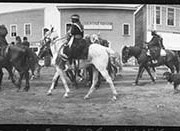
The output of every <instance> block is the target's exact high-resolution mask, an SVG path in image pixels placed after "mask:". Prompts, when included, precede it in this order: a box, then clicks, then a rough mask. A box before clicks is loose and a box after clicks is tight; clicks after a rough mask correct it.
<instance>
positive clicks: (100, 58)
mask: <svg viewBox="0 0 180 131" xmlns="http://www.w3.org/2000/svg"><path fill="white" fill-rule="evenodd" d="M55 37H57V32H55V31H53V30H51V31H50V32H49V33H48V35H47V36H46V38H48V39H50V48H51V51H52V54H53V58H52V65H54V67H55V68H56V72H55V74H54V77H53V80H52V84H51V87H50V88H49V90H48V95H49V94H52V90H53V89H54V86H55V82H56V80H57V78H58V76H60V78H61V80H62V82H63V85H64V87H65V94H64V97H68V94H69V92H70V89H69V87H68V85H67V82H66V79H65V76H64V71H63V69H62V68H61V67H60V66H59V65H60V63H57V61H56V59H57V58H58V57H60V55H59V53H60V52H61V47H62V46H63V40H62V39H59V40H58V39H54V38H55ZM114 53H115V52H114V51H113V50H112V49H110V48H107V47H104V46H101V45H99V44H96V43H95V44H91V45H90V46H89V49H88V57H87V59H82V60H80V64H79V68H80V69H83V68H85V67H87V66H88V65H90V64H93V65H94V66H95V68H94V69H93V81H92V85H91V87H90V89H89V91H88V93H87V94H86V95H85V97H84V99H87V98H89V96H90V94H91V93H92V92H93V91H94V90H95V85H96V83H97V81H98V71H99V72H100V73H101V75H102V76H103V77H104V78H105V80H106V81H107V82H108V83H109V85H110V88H111V90H112V93H113V100H116V97H117V91H116V88H115V87H114V84H113V81H112V79H111V77H110V76H109V74H108V71H107V69H106V68H107V65H108V61H109V57H110V56H113V55H114Z"/></svg>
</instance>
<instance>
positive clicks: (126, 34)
mask: <svg viewBox="0 0 180 131" xmlns="http://www.w3.org/2000/svg"><path fill="white" fill-rule="evenodd" d="M124 25H128V34H124ZM122 35H123V36H130V35H131V33H130V24H129V23H123V24H122Z"/></svg>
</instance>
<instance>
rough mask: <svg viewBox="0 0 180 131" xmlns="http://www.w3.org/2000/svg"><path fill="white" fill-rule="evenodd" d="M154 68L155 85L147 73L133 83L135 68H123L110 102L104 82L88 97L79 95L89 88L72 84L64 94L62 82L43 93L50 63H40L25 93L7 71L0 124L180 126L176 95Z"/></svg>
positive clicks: (0, 102) (179, 104) (179, 103)
mask: <svg viewBox="0 0 180 131" xmlns="http://www.w3.org/2000/svg"><path fill="white" fill-rule="evenodd" d="M163 71H164V70H160V69H159V70H158V71H157V72H158V78H157V82H156V84H152V83H151V81H150V77H149V76H148V75H147V74H146V73H145V74H144V76H143V78H142V79H141V80H140V86H133V85H132V82H134V79H135V76H136V73H137V70H136V68H129V67H128V68H127V67H126V68H124V70H123V71H122V72H121V76H120V75H119V76H117V78H116V80H115V81H114V83H115V86H116V88H117V91H118V93H119V95H118V99H117V101H116V102H112V101H111V95H112V93H111V90H110V88H109V86H108V85H107V83H105V82H103V84H102V85H101V87H100V88H99V89H98V90H96V91H95V92H94V93H93V94H92V96H91V99H89V100H84V99H83V97H84V96H85V94H86V93H87V91H88V87H85V86H83V84H81V87H79V89H75V88H73V87H70V88H71V94H70V97H69V98H67V99H65V98H63V93H64V89H63V87H62V84H61V82H60V81H59V86H58V88H57V89H56V90H54V91H53V95H52V96H47V95H46V92H47V90H48V88H49V86H50V84H51V79H52V76H53V73H54V69H53V68H43V69H42V73H41V78H40V79H38V80H33V81H31V89H30V91H29V92H16V88H15V87H14V86H13V84H12V83H11V82H10V81H9V80H8V79H7V73H6V72H5V75H4V79H3V87H4V89H3V90H2V91H1V92H0V124H70V125H72V124H73V125H107V124H108V125H150V126H151V125H152V126H179V125H180V94H174V92H173V87H172V85H168V84H167V82H166V81H165V80H162V78H161V77H162V73H163Z"/></svg>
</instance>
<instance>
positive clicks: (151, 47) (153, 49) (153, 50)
mask: <svg viewBox="0 0 180 131" xmlns="http://www.w3.org/2000/svg"><path fill="white" fill-rule="evenodd" d="M151 35H152V37H156V38H158V39H159V42H154V43H152V44H151V45H149V48H148V51H147V55H148V56H151V54H154V55H153V56H152V57H153V59H157V55H156V54H158V53H157V51H159V48H160V56H166V52H165V47H164V45H163V38H162V37H161V36H160V35H158V34H157V32H156V31H155V30H153V31H151Z"/></svg>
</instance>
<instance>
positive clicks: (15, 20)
mask: <svg viewBox="0 0 180 131" xmlns="http://www.w3.org/2000/svg"><path fill="white" fill-rule="evenodd" d="M24 23H31V26H32V35H31V36H28V40H29V41H30V42H31V43H33V42H37V41H39V40H40V39H41V38H42V29H43V28H44V8H41V9H33V10H23V11H17V12H9V13H3V14H0V24H5V25H6V27H7V29H8V32H9V33H8V35H7V37H6V38H7V41H8V42H9V43H10V42H11V41H14V40H15V38H14V37H13V38H12V37H10V25H11V24H16V25H17V35H19V36H21V37H23V36H24Z"/></svg>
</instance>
